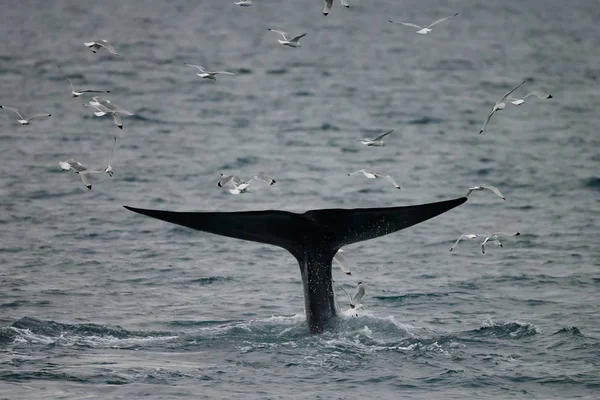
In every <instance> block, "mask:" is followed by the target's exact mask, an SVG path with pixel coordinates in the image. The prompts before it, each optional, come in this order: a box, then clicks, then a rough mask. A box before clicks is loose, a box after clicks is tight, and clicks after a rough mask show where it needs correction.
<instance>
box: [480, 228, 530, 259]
mask: <svg viewBox="0 0 600 400" xmlns="http://www.w3.org/2000/svg"><path fill="white" fill-rule="evenodd" d="M520 234H521V233H519V232H494V233H491V234H490V235H488V236H487V237H486V238H485V239H484V240H483V242H482V243H481V252H482V253H484V254H485V244H486V243H487V242H489V241H491V242H492V243H494V244H495V245H497V246H500V247H504V246H502V243H500V241H499V240H498V236H507V237H510V236H519V235H520Z"/></svg>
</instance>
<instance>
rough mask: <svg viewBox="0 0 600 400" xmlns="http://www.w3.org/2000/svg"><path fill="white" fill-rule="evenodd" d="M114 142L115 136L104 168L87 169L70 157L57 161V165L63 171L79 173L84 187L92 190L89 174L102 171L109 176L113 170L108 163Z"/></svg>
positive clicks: (113, 149) (113, 148)
mask: <svg viewBox="0 0 600 400" xmlns="http://www.w3.org/2000/svg"><path fill="white" fill-rule="evenodd" d="M116 143H117V138H116V137H115V140H114V142H113V147H112V150H111V152H110V155H109V156H108V164H107V165H106V168H104V169H89V168H88V167H86V166H85V165H83V164H81V163H80V162H79V161H75V160H74V159H72V158H71V159H69V160H67V161H59V162H58V165H60V167H61V168H62V169H63V171H68V170H70V169H72V170H73V171H75V173H76V174H79V176H80V177H81V181H82V182H83V184H84V185H85V187H87V188H88V189H89V190H92V176H91V175H92V174H102V173H104V172H106V173H107V174H108V175H109V176H110V177H112V176H113V173H114V172H113V169H112V166H111V165H110V160H111V158H112V155H113V153H114V151H115V144H116Z"/></svg>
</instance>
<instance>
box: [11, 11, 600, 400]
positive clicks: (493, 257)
mask: <svg viewBox="0 0 600 400" xmlns="http://www.w3.org/2000/svg"><path fill="white" fill-rule="evenodd" d="M124 3H127V4H124ZM232 3H233V0H228V1H216V0H207V1H203V2H198V1H170V2H160V3H159V2H150V1H138V2H135V4H134V2H121V1H94V2H92V1H72V2H67V1H55V2H47V1H27V2H25V1H16V0H15V1H12V0H9V1H6V2H4V4H3V7H2V12H1V13H0V34H1V35H2V38H3V39H4V40H3V41H2V44H0V88H1V97H0V104H4V105H9V106H14V107H17V108H19V109H21V110H22V111H23V113H25V114H33V113H37V112H49V113H51V114H52V117H51V118H47V119H42V120H36V121H34V123H32V125H31V126H19V125H18V123H17V122H16V120H15V118H14V115H13V114H12V113H9V112H5V111H2V110H0V140H1V142H2V147H1V149H0V157H1V160H2V162H1V164H0V228H1V229H0V242H1V243H2V245H1V246H0V265H1V268H0V398H2V399H3V398H7V399H34V398H35V399H44V398H46V399H57V398H60V399H81V398H115V399H131V398H138V397H142V396H143V397H145V398H153V399H166V398H169V399H170V398H215V399H230V398H235V397H243V398H247V399H278V398H286V399H288V398H297V399H304V398H311V399H312V398H321V399H334V398H341V399H360V398H371V399H397V398H418V399H432V398H444V399H448V398H461V399H463V398H473V399H485V398H540V399H547V398H563V399H564V398H598V397H600V375H599V374H598V370H599V368H600V327H599V322H600V317H599V315H600V295H599V293H600V275H599V267H600V250H599V249H598V237H599V234H600V226H599V222H598V221H599V217H600V170H599V168H598V167H599V161H600V147H599V144H600V136H599V135H598V126H600V114H599V113H598V108H597V104H598V103H599V102H600V86H599V82H598V81H599V78H600V72H599V69H598V65H600V52H598V48H600V27H599V25H598V24H597V21H598V20H600V7H598V3H597V1H592V0H590V1H584V0H581V1H573V2H565V1H558V0H556V1H549V0H548V1H542V0H536V1H527V2H523V1H519V0H505V1H502V2H481V1H477V2H475V1H452V0H446V1H429V0H404V1H402V2H398V1H393V0H378V1H373V2H367V1H364V0H362V1H357V0H355V1H351V8H350V9H344V8H342V7H340V4H339V2H337V1H336V2H335V4H334V7H333V10H332V12H331V14H330V15H329V17H323V16H322V14H321V10H322V8H323V4H322V2H321V1H319V0H314V1H291V0H283V1H275V0H262V1H261V0H256V1H255V5H254V6H253V7H249V8H242V7H237V6H235V5H233V4H232ZM455 12H459V13H460V14H459V16H458V17H456V18H454V19H451V20H449V21H446V22H444V23H442V24H440V25H438V26H436V27H435V28H434V30H433V32H431V33H430V34H428V35H426V36H421V35H416V34H415V33H414V30H413V29H412V28H408V27H403V26H400V25H392V24H390V23H388V22H387V21H388V19H394V20H403V19H404V20H407V21H411V22H415V23H428V22H430V21H433V20H434V19H437V18H440V17H442V16H446V15H451V14H453V13H455ZM269 27H270V28H274V29H283V30H286V31H288V32H290V33H291V34H292V35H294V34H300V33H303V32H308V34H307V35H306V37H305V38H303V39H302V42H301V44H302V47H301V48H298V49H290V48H286V47H282V46H279V45H278V44H277V41H276V39H277V37H276V35H275V34H273V33H270V32H268V31H267V28H269ZM102 38H105V39H109V40H112V41H113V42H114V44H115V46H116V48H117V51H118V52H119V53H120V54H122V57H113V56H110V55H109V54H108V53H106V52H105V51H102V50H101V51H100V52H99V53H98V54H92V53H91V52H90V51H89V49H87V48H86V47H85V46H84V45H83V42H84V41H88V40H94V39H102ZM57 62H58V63H60V65H61V66H62V70H63V71H64V72H65V73H66V74H68V75H69V77H70V79H71V80H72V81H73V83H74V84H75V86H76V87H81V88H85V87H88V88H99V89H105V90H111V92H112V93H111V94H110V95H107V96H106V97H107V98H109V99H111V100H112V101H113V102H115V103H116V104H118V105H121V106H122V107H124V108H126V109H129V110H131V111H133V112H135V113H136V115H135V116H133V117H123V123H124V125H125V127H124V129H123V130H122V131H120V130H119V129H117V127H116V126H115V125H114V123H113V122H112V120H111V119H110V117H104V118H96V117H93V116H92V114H91V111H90V110H89V109H84V108H83V107H82V105H81V104H82V102H83V100H82V99H81V98H80V99H72V98H70V97H69V87H68V85H67V83H66V82H65V80H64V79H63V77H62V75H61V73H60V71H59V70H58V68H57V67H56V63H57ZM186 62H187V63H192V64H201V65H205V66H207V67H209V68H211V69H225V70H231V71H233V72H236V73H237V74H238V75H237V76H234V77H231V76H220V77H218V80H217V81H216V82H211V81H207V80H202V79H200V78H199V77H197V76H196V75H195V71H194V70H193V69H191V68H189V67H186V66H185V65H184V63H186ZM525 78H528V79H529V80H530V81H529V83H528V84H527V85H526V89H534V88H540V89H543V90H545V91H548V92H550V93H552V94H553V96H554V98H553V99H551V100H545V101H542V100H538V99H531V101H529V102H528V103H527V104H525V105H523V106H521V107H518V108H515V107H512V108H510V109H507V110H504V111H502V112H500V113H498V114H496V115H495V116H494V117H493V118H492V120H491V122H490V124H489V125H488V128H487V130H486V131H485V132H484V134H482V135H478V132H479V128H480V126H481V123H482V122H483V120H484V118H485V117H486V115H487V113H488V112H489V111H490V110H491V107H492V106H493V103H494V101H495V100H496V99H498V98H499V97H500V96H501V95H502V94H503V93H505V92H507V91H508V90H509V89H510V88H512V87H514V86H515V85H516V84H518V83H519V82H521V81H522V80H523V79H525ZM386 129H395V132H394V133H392V134H391V135H390V136H389V137H388V138H387V141H386V142H387V146H386V147H384V148H366V147H364V146H361V145H358V144H356V143H355V142H354V140H355V139H358V138H361V137H366V136H372V135H377V134H378V133H381V132H383V131H385V130H386ZM114 135H117V137H118V142H117V148H116V151H115V155H114V161H113V163H112V164H113V168H114V170H115V176H114V177H113V178H109V177H108V176H107V175H105V174H104V175H102V176H97V177H94V178H95V180H94V188H93V190H92V191H88V190H87V189H86V188H85V187H84V186H83V184H82V183H81V181H80V180H79V178H78V177H77V176H76V175H75V174H73V173H72V172H69V173H67V172H61V170H60V168H59V166H58V161H59V160H66V159H68V158H71V157H74V158H76V159H78V160H79V161H81V162H83V163H85V164H87V165H91V166H96V167H100V166H102V165H103V164H104V163H105V162H106V159H107V157H108V153H109V151H110V148H111V146H112V138H113V136H114ZM360 168H372V169H373V170H376V171H380V172H383V173H389V174H391V175H392V176H393V177H394V178H395V179H396V180H397V181H398V183H399V184H400V185H401V187H402V190H401V191H397V190H395V189H394V188H393V187H392V186H391V185H389V184H388V183H387V182H380V181H370V180H367V179H365V178H362V177H358V176H356V177H348V176H347V174H348V173H349V172H352V171H355V170H357V169H360ZM257 172H265V173H268V174H271V175H273V176H274V177H275V178H276V179H277V180H278V182H277V184H276V185H275V186H273V187H271V188H263V189H261V190H258V191H256V192H254V193H252V194H248V195H243V196H232V195H230V194H229V193H227V192H226V191H222V190H219V189H218V188H217V187H216V181H217V178H218V176H219V174H220V173H236V174H239V175H241V176H245V177H247V176H251V175H253V174H255V173H257ZM96 178H97V179H96ZM475 184H491V185H495V186H498V187H499V188H500V189H501V190H502V191H503V193H504V194H505V195H506V197H507V199H508V200H507V201H506V202H503V201H502V200H500V199H499V198H497V197H495V196H494V195H493V194H491V193H481V192H478V193H475V194H474V195H472V196H471V198H470V199H469V201H468V202H467V203H466V204H464V205H462V206H460V207H459V208H457V209H455V210H452V211H450V212H448V213H447V214H444V215H442V216H440V217H437V218H436V219H434V220H431V221H428V222H426V223H423V224H421V225H418V226H415V227H413V228H410V229H408V230H406V231H403V232H399V233H396V234H392V235H389V236H385V237H381V238H378V239H376V240H372V241H369V242H363V243H358V244H355V245H352V246H349V247H348V248H347V249H346V250H347V258H349V259H350V261H351V262H352V268H353V274H352V276H351V277H346V276H344V275H343V274H342V273H341V272H340V271H339V270H338V269H337V268H335V269H334V278H335V280H336V282H337V283H338V285H340V286H341V287H342V288H344V289H345V290H346V291H349V292H352V291H353V290H354V287H355V285H356V283H357V282H358V281H359V280H362V281H364V282H365V286H366V290H367V295H366V296H365V298H364V304H365V310H364V312H363V313H362V314H361V315H360V317H358V318H341V319H340V321H339V323H338V325H337V326H336V327H335V329H333V330H331V331H328V332H326V333H324V334H322V335H317V336H313V335H310V334H309V333H308V328H307V326H306V323H305V318H304V309H303V305H304V302H303V295H302V287H301V280H300V274H299V270H298V266H297V263H296V261H295V260H294V259H293V257H292V256H291V255H290V254H288V253H287V252H285V251H284V250H281V249H279V248H276V247H270V246H266V245H262V244H257V243H251V242H244V241H237V240H233V239H226V238H221V237H218V236H213V235H209V234H204V233H201V232H196V231H192V230H188V229H185V228H182V227H176V226H174V225H169V224H166V223H163V222H160V221H156V220H152V219H150V218H145V217H142V216H139V215H136V214H134V213H132V212H129V211H127V210H125V209H124V208H123V207H122V205H131V206H137V207H146V208H164V209H171V210H194V211H205V210H230V211H233V210H260V209H284V210H289V211H298V212H300V211H305V210H308V209H314V208H331V207H346V208H354V207H382V206H394V205H409V204H418V203H427V202H431V201H437V200H442V199H448V198H454V197H457V196H460V195H462V194H464V192H465V191H466V189H467V188H468V187H469V186H471V185H475ZM499 229H504V230H518V231H520V232H521V233H522V235H521V236H520V237H518V238H511V239H507V240H505V241H504V248H496V247H494V246H491V247H490V248H489V251H487V252H486V254H485V255H483V254H481V251H480V249H479V246H478V243H476V242H466V243H464V244H462V245H461V246H460V247H459V248H458V250H457V251H455V252H453V253H450V252H449V251H448V249H449V248H450V246H451V245H452V243H453V241H454V240H455V239H456V238H457V237H458V235H460V234H461V233H463V232H489V231H494V230H499ZM338 292H339V293H338V295H339V300H340V301H339V306H340V309H341V310H344V309H346V308H347V307H348V305H347V301H346V300H345V297H344V296H345V295H344V293H343V292H342V291H341V290H338Z"/></svg>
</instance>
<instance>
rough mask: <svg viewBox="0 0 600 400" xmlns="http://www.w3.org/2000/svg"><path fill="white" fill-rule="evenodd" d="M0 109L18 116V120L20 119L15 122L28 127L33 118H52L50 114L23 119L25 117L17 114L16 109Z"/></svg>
mask: <svg viewBox="0 0 600 400" xmlns="http://www.w3.org/2000/svg"><path fill="white" fill-rule="evenodd" d="M0 108H2V109H4V110H8V111H12V112H14V113H16V114H17V115H18V116H19V118H20V119H18V120H17V121H19V123H20V124H21V125H29V123H30V122H31V120H32V119H34V118H41V117H51V116H52V115H51V114H48V113H41V114H34V115H32V116H31V117H29V118H25V117H23V116H22V115H21V113H20V112H19V110H17V109H16V108H12V107H7V106H0Z"/></svg>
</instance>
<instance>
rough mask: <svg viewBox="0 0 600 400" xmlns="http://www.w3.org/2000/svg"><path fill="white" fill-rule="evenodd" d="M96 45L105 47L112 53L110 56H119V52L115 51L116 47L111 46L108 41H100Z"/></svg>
mask: <svg viewBox="0 0 600 400" xmlns="http://www.w3.org/2000/svg"><path fill="white" fill-rule="evenodd" d="M96 44H99V45H100V46H102V47H104V48H105V49H106V50H108V51H109V52H110V54H114V55H116V56H118V55H119V53H117V51H116V50H115V48H114V46H113V45H112V44H110V43H109V42H107V41H106V40H99V41H97V42H96Z"/></svg>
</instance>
